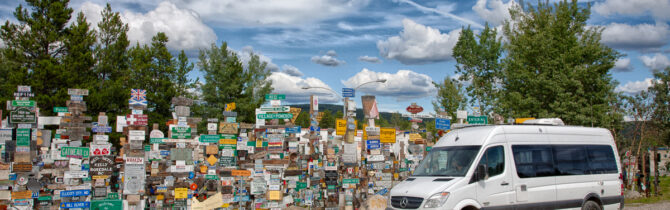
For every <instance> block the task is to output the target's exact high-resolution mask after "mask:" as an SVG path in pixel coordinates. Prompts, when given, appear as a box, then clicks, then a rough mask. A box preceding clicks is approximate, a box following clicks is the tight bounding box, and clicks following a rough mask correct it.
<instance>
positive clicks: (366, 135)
mask: <svg viewBox="0 0 670 210" xmlns="http://www.w3.org/2000/svg"><path fill="white" fill-rule="evenodd" d="M356 124H358V122H356ZM367 127H368V124H367V123H366V124H363V139H364V140H367V139H368V132H367V131H365V128H367ZM375 127H378V128H379V126H375ZM382 143H383V142H382ZM393 143H395V141H394V142H393Z"/></svg>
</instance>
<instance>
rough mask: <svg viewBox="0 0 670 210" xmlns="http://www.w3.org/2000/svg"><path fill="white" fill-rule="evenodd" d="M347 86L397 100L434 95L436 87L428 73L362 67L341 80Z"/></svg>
mask: <svg viewBox="0 0 670 210" xmlns="http://www.w3.org/2000/svg"><path fill="white" fill-rule="evenodd" d="M379 79H386V82H385V83H383V84H382V83H371V84H365V85H363V86H360V87H359V85H361V84H364V83H366V82H369V81H375V80H379ZM342 84H344V85H345V86H347V87H350V88H356V87H359V88H358V89H357V91H361V92H364V93H367V94H372V95H379V96H390V97H395V98H396V99H397V100H398V101H401V100H409V99H416V98H423V97H429V96H434V95H435V93H436V91H437V89H436V88H435V86H434V85H433V79H431V78H430V77H429V76H428V75H425V74H420V73H416V72H413V71H410V70H399V71H398V72H396V73H395V74H391V73H386V72H374V71H370V70H368V69H363V70H362V71H360V72H358V73H357V74H356V75H354V76H353V77H350V78H349V79H347V80H344V81H342Z"/></svg>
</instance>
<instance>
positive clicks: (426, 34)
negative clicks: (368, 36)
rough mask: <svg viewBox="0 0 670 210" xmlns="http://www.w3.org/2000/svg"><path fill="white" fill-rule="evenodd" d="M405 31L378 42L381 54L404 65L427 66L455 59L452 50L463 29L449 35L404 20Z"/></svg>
mask: <svg viewBox="0 0 670 210" xmlns="http://www.w3.org/2000/svg"><path fill="white" fill-rule="evenodd" d="M402 23H403V31H401V32H400V35H399V36H393V37H390V38H388V39H387V40H384V41H381V40H380V41H378V42H377V48H378V49H379V53H380V54H381V55H382V56H383V57H385V58H388V59H396V60H398V61H400V62H401V63H403V64H425V63H433V62H441V61H448V60H451V59H453V58H452V57H451V56H452V49H453V48H454V46H455V45H456V42H458V36H459V35H460V33H461V29H456V30H453V31H451V32H449V33H448V34H442V33H440V30H438V29H434V28H431V27H428V26H424V25H421V24H418V23H416V22H414V21H412V20H410V19H404V20H403V21H402Z"/></svg>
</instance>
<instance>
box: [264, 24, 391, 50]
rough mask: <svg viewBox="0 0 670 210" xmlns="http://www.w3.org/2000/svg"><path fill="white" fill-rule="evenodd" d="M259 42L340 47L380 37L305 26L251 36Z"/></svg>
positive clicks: (309, 46)
mask: <svg viewBox="0 0 670 210" xmlns="http://www.w3.org/2000/svg"><path fill="white" fill-rule="evenodd" d="M252 39H253V40H254V41H256V42H258V43H259V44H263V45H272V46H277V47H286V48H319V47H331V46H333V47H342V46H346V45H351V44H352V43H367V42H369V41H373V40H379V39H381V36H380V35H376V34H352V33H342V32H338V31H333V28H320V27H317V26H306V28H300V29H282V30H280V31H279V32H269V33H259V34H258V35H255V36H254V37H252Z"/></svg>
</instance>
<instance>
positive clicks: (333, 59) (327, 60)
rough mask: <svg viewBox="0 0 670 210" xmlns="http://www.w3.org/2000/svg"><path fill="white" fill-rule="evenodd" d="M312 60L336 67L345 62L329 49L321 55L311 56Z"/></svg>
mask: <svg viewBox="0 0 670 210" xmlns="http://www.w3.org/2000/svg"><path fill="white" fill-rule="evenodd" d="M312 62H314V63H317V64H321V65H324V66H331V67H336V66H339V65H343V64H345V63H346V62H344V61H342V60H338V59H337V53H335V51H334V50H329V51H328V52H326V54H325V55H322V56H312Z"/></svg>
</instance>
